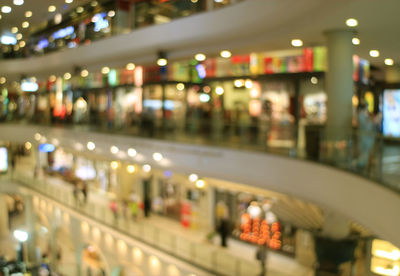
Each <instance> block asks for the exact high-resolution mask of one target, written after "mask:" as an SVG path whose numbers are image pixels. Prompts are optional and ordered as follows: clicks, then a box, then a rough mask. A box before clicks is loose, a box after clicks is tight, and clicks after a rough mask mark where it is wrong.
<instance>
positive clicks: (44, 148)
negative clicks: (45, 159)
mask: <svg viewBox="0 0 400 276" xmlns="http://www.w3.org/2000/svg"><path fill="white" fill-rule="evenodd" d="M55 149H56V147H55V146H54V145H52V144H40V145H39V151H40V152H53V151H54V150H55Z"/></svg>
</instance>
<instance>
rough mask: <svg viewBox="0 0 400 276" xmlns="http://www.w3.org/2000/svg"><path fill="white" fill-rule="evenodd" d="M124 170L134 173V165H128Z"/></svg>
mask: <svg viewBox="0 0 400 276" xmlns="http://www.w3.org/2000/svg"><path fill="white" fill-rule="evenodd" d="M126 171H127V172H128V173H130V174H132V173H134V172H135V171H136V169H135V166H134V165H128V166H127V167H126Z"/></svg>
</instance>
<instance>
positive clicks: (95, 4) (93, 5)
mask: <svg viewBox="0 0 400 276" xmlns="http://www.w3.org/2000/svg"><path fill="white" fill-rule="evenodd" d="M98 4H99V3H98V2H97V1H92V2H91V3H90V6H92V7H96V6H97V5H98Z"/></svg>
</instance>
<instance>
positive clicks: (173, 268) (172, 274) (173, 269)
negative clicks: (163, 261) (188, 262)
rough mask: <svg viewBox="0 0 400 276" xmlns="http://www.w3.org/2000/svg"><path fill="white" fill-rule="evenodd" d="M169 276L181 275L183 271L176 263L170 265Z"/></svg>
mask: <svg viewBox="0 0 400 276" xmlns="http://www.w3.org/2000/svg"><path fill="white" fill-rule="evenodd" d="M167 271H168V276H180V275H181V272H180V271H179V269H178V268H177V267H176V266H175V265H169V266H168V268H167Z"/></svg>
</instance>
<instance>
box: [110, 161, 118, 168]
mask: <svg viewBox="0 0 400 276" xmlns="http://www.w3.org/2000/svg"><path fill="white" fill-rule="evenodd" d="M110 166H111V169H113V170H116V169H118V167H119V164H118V162H117V161H112V162H111V163H110Z"/></svg>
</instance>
